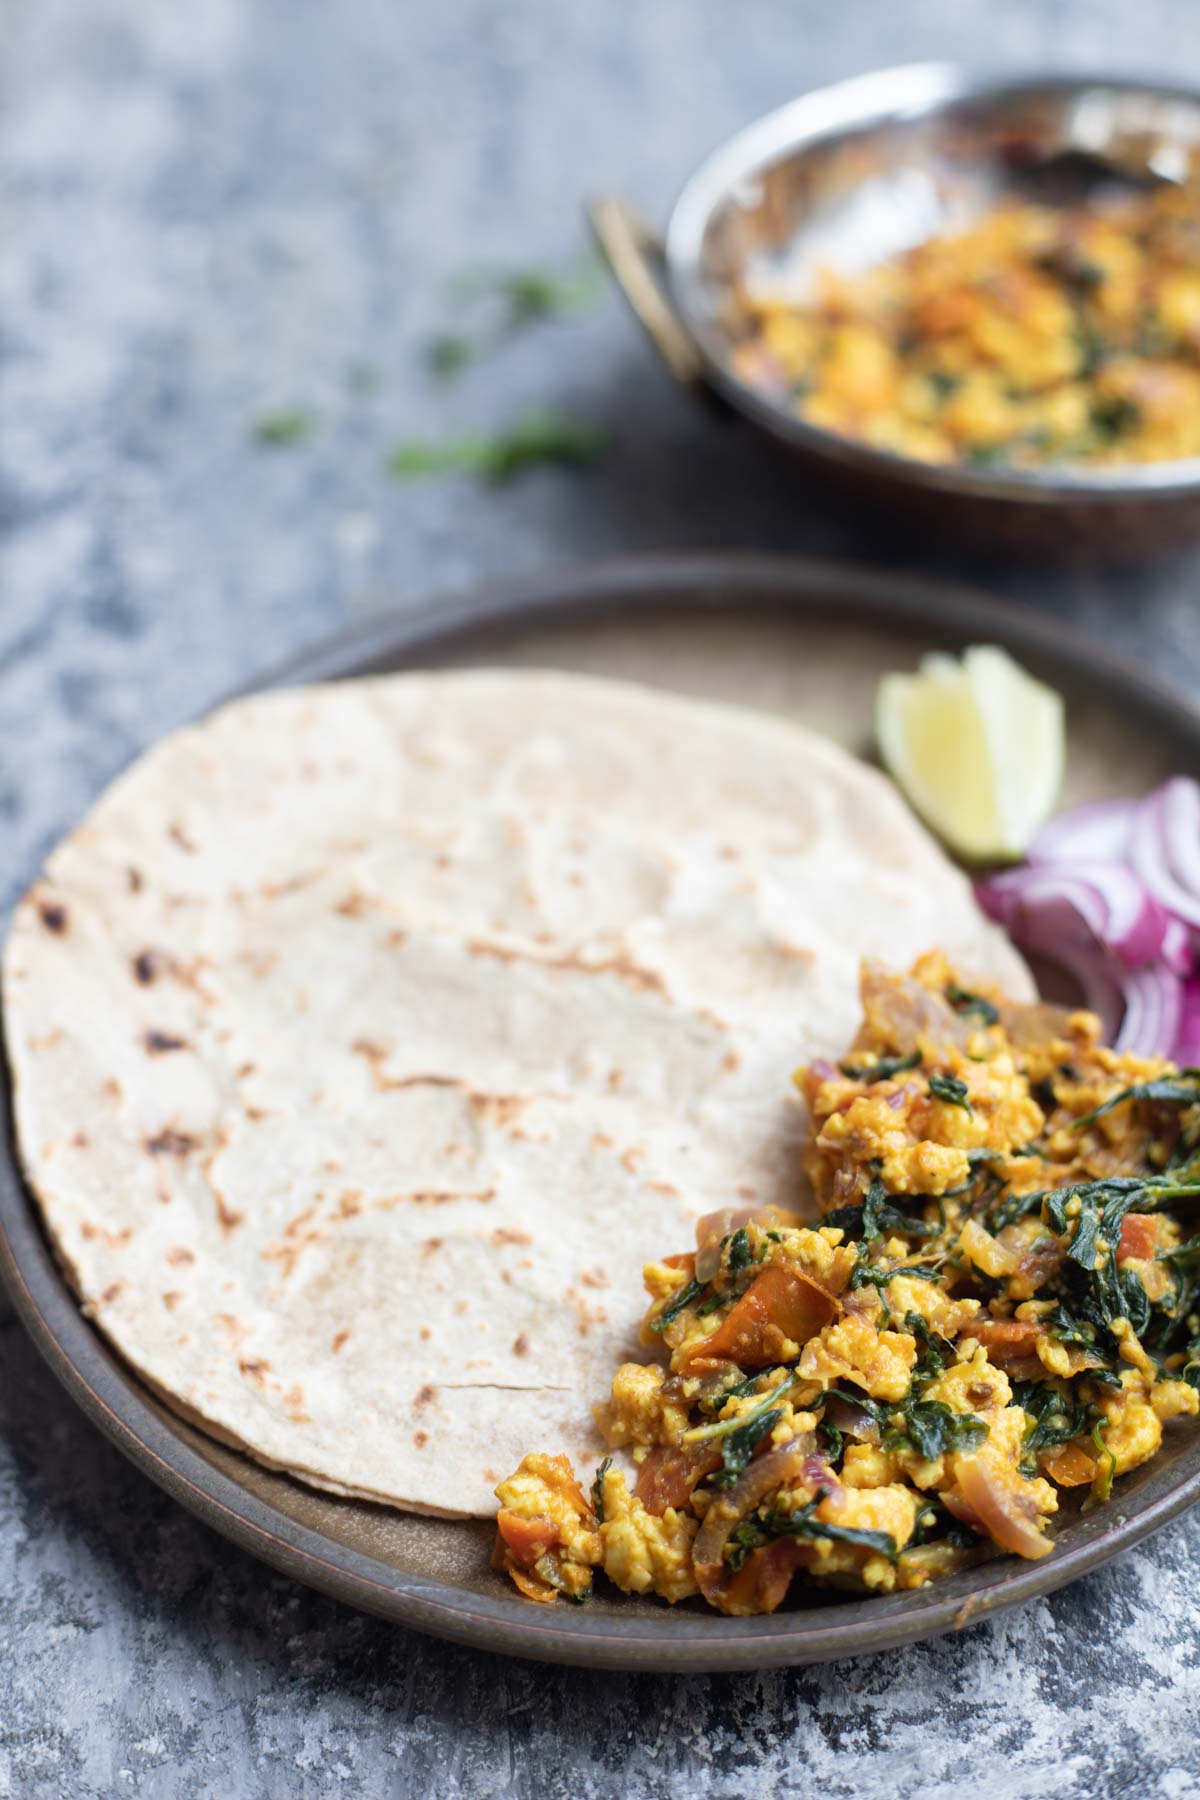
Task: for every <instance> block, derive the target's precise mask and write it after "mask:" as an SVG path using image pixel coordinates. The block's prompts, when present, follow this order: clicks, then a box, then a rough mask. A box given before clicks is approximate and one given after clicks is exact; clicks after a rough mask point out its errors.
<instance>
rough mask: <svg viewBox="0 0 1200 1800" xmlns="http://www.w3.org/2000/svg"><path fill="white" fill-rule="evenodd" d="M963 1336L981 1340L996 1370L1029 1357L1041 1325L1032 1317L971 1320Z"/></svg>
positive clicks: (1040, 1330)
mask: <svg viewBox="0 0 1200 1800" xmlns="http://www.w3.org/2000/svg"><path fill="white" fill-rule="evenodd" d="M963 1335H964V1336H965V1337H973V1338H975V1339H976V1340H977V1342H979V1343H981V1344H982V1345H983V1347H984V1349H985V1350H986V1351H987V1353H988V1355H989V1357H990V1358H991V1360H992V1361H993V1362H994V1363H995V1365H996V1367H997V1368H998V1369H1003V1368H1005V1367H1007V1365H1008V1364H1010V1363H1014V1362H1019V1361H1020V1360H1021V1359H1022V1358H1023V1357H1027V1356H1032V1355H1033V1353H1034V1349H1035V1346H1036V1344H1037V1341H1038V1339H1039V1337H1041V1335H1042V1328H1041V1326H1040V1325H1039V1324H1038V1323H1037V1321H1036V1320H1035V1319H972V1320H971V1323H970V1324H969V1325H967V1326H965V1327H964V1330H963Z"/></svg>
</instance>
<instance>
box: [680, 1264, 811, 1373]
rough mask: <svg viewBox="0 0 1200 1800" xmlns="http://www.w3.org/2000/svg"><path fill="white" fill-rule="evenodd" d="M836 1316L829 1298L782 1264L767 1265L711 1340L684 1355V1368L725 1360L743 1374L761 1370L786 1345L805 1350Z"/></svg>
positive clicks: (808, 1279)
mask: <svg viewBox="0 0 1200 1800" xmlns="http://www.w3.org/2000/svg"><path fill="white" fill-rule="evenodd" d="M837 1311H838V1302H837V1301H836V1300H835V1299H834V1297H833V1295H832V1294H830V1293H829V1292H827V1290H826V1289H825V1288H823V1287H820V1286H819V1285H818V1284H817V1283H816V1282H815V1281H812V1280H811V1279H810V1278H809V1277H808V1276H807V1275H802V1274H801V1273H800V1271H799V1270H798V1269H791V1268H789V1267H788V1266H787V1264H786V1263H768V1264H767V1267H766V1268H765V1269H764V1270H763V1271H762V1274H761V1275H758V1276H756V1277H755V1279H754V1280H753V1281H752V1282H751V1284H750V1286H749V1287H748V1288H747V1289H746V1292H745V1293H744V1294H743V1295H742V1297H741V1299H740V1300H738V1301H737V1302H736V1303H735V1304H734V1306H733V1309H732V1311H731V1312H729V1313H728V1314H727V1315H726V1317H725V1318H724V1319H723V1320H722V1321H721V1323H720V1325H718V1326H717V1329H716V1330H715V1331H714V1332H713V1333H712V1335H711V1337H707V1338H703V1339H702V1340H701V1341H700V1342H699V1343H697V1344H693V1345H691V1346H690V1347H689V1348H688V1349H687V1350H686V1351H685V1352H684V1355H685V1357H686V1360H687V1361H688V1362H689V1363H690V1362H692V1361H693V1359H695V1358H698V1357H699V1358H707V1359H712V1358H715V1357H728V1358H730V1360H731V1361H733V1362H735V1363H737V1364H738V1366H739V1367H740V1368H743V1369H760V1368H764V1367H765V1366H766V1365H767V1364H768V1363H773V1362H778V1361H779V1359H780V1357H781V1356H783V1355H784V1354H785V1348H784V1347H785V1345H786V1344H787V1342H788V1340H789V1339H790V1340H791V1341H792V1342H793V1343H796V1344H806V1343H807V1342H808V1340H809V1338H811V1337H814V1336H815V1335H816V1333H817V1332H818V1331H820V1330H821V1329H822V1327H823V1326H825V1325H828V1324H829V1322H830V1320H831V1319H833V1318H835V1317H836V1315H837Z"/></svg>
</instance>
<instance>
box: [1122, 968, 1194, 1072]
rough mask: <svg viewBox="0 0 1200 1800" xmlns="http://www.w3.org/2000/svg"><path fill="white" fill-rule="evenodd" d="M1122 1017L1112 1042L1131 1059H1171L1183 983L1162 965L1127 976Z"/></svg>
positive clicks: (1180, 1010)
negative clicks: (1135, 1057)
mask: <svg viewBox="0 0 1200 1800" xmlns="http://www.w3.org/2000/svg"><path fill="white" fill-rule="evenodd" d="M1121 986H1122V991H1123V993H1124V996H1125V1016H1124V1017H1123V1019H1122V1020H1121V1029H1120V1030H1119V1031H1118V1033H1117V1035H1116V1037H1115V1038H1114V1039H1113V1040H1112V1046H1113V1049H1114V1050H1120V1051H1123V1052H1125V1053H1127V1054H1128V1055H1130V1056H1170V1055H1173V1054H1174V1051H1175V1047H1176V1043H1177V1041H1178V1038H1179V1024H1180V1019H1181V1017H1182V1013H1183V983H1182V982H1181V981H1180V979H1179V977H1178V975H1176V974H1175V972H1174V970H1173V969H1171V968H1169V967H1168V965H1167V964H1166V963H1165V962H1157V963H1152V964H1151V965H1150V967H1149V968H1147V969H1139V970H1138V971H1137V972H1136V973H1135V974H1132V975H1128V976H1126V978H1125V980H1124V981H1123V982H1122V984H1121Z"/></svg>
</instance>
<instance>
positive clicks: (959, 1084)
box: [929, 1075, 975, 1119]
mask: <svg viewBox="0 0 1200 1800" xmlns="http://www.w3.org/2000/svg"><path fill="white" fill-rule="evenodd" d="M929 1091H930V1093H931V1094H932V1095H933V1097H934V1099H935V1100H944V1101H945V1102H946V1104H947V1106H961V1107H962V1109H963V1111H964V1112H965V1113H966V1114H967V1115H968V1117H969V1118H972V1119H973V1118H974V1117H975V1108H974V1107H973V1106H972V1105H971V1102H970V1099H969V1097H968V1094H967V1084H966V1082H965V1081H964V1080H963V1079H962V1078H961V1076H959V1075H931V1076H930V1077H929Z"/></svg>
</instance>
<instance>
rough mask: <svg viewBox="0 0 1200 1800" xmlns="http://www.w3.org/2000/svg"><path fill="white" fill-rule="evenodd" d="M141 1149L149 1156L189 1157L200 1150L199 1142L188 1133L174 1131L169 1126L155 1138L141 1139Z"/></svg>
mask: <svg viewBox="0 0 1200 1800" xmlns="http://www.w3.org/2000/svg"><path fill="white" fill-rule="evenodd" d="M142 1147H143V1149H144V1150H145V1151H146V1152H147V1154H148V1155H150V1156H190V1155H191V1153H192V1151H193V1150H198V1149H199V1148H200V1145H199V1140H198V1139H196V1138H194V1137H192V1136H191V1134H190V1133H189V1132H186V1131H176V1130H175V1128H174V1127H173V1126H171V1125H168V1126H167V1127H166V1129H165V1130H163V1131H160V1132H159V1133H158V1134H157V1136H156V1137H152V1138H143V1140H142Z"/></svg>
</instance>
